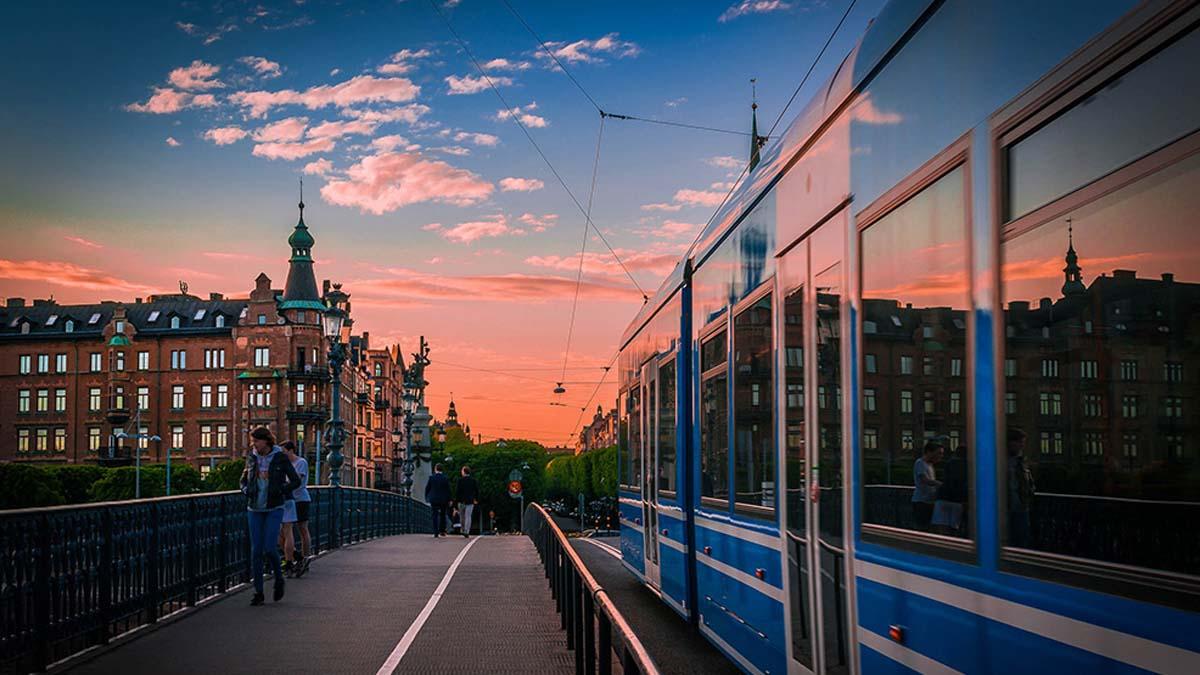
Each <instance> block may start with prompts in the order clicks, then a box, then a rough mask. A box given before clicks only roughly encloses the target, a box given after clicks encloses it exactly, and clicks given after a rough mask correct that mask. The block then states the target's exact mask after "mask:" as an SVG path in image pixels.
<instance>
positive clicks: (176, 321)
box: [171, 316, 179, 328]
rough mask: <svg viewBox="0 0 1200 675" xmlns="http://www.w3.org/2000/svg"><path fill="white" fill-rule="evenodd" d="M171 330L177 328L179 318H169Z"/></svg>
mask: <svg viewBox="0 0 1200 675" xmlns="http://www.w3.org/2000/svg"><path fill="white" fill-rule="evenodd" d="M171 328H179V317H177V316H173V317H171Z"/></svg>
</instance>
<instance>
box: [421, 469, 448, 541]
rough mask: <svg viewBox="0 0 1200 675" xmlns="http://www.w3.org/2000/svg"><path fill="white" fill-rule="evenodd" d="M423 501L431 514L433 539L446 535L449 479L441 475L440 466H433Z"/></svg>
mask: <svg viewBox="0 0 1200 675" xmlns="http://www.w3.org/2000/svg"><path fill="white" fill-rule="evenodd" d="M425 501H427V502H429V506H430V509H429V510H430V511H431V512H432V514H433V537H434V538H435V539H436V538H438V537H439V536H441V535H444V534H446V514H447V507H449V506H450V479H449V478H447V477H446V474H444V473H442V465H441V464H434V465H433V475H431V476H430V477H429V481H428V482H426V483H425Z"/></svg>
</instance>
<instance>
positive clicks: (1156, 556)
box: [1000, 38, 1200, 606]
mask: <svg viewBox="0 0 1200 675" xmlns="http://www.w3.org/2000/svg"><path fill="white" fill-rule="evenodd" d="M1192 39H1194V38H1192ZM1182 46H1183V45H1178V44H1177V45H1176V47H1171V48H1168V49H1175V48H1179V47H1182ZM1165 56H1167V53H1166V52H1164V53H1162V54H1160V55H1159V56H1158V57H1155V58H1156V59H1157V58H1163V57H1165ZM1196 58H1200V56H1197V57H1196ZM1152 64H1153V59H1152V60H1151V61H1148V62H1146V64H1145V65H1144V66H1143V67H1149V66H1151V65H1152ZM1189 70H1190V71H1194V70H1195V68H1194V66H1187V67H1182V68H1181V69H1180V70H1179V71H1177V73H1176V74H1178V75H1179V76H1180V77H1183V76H1184V74H1185V73H1184V71H1189ZM1138 77H1139V75H1138V73H1137V72H1134V73H1133V74H1131V75H1130V76H1129V77H1127V78H1126V80H1128V81H1130V82H1135V81H1137V79H1138ZM1117 91H1121V90H1120V89H1118V90H1117ZM1193 92H1194V87H1193ZM1163 96H1164V97H1167V96H1168V92H1164V93H1163ZM1175 100H1176V99H1174V98H1166V99H1163V100H1151V99H1141V104H1142V107H1143V108H1144V111H1143V112H1144V113H1145V114H1146V115H1147V117H1148V118H1150V119H1159V118H1160V117H1161V115H1160V113H1159V112H1156V111H1157V110H1159V109H1160V107H1161V106H1168V105H1176V104H1175V103H1171V102H1170V101H1175ZM1180 103H1181V102H1180ZM1113 114H1116V113H1113ZM1179 118H1180V119H1185V118H1186V119H1196V117H1195V115H1194V114H1190V113H1189V114H1186V115H1185V114H1180V116H1179ZM1061 119H1062V120H1064V121H1066V120H1069V119H1071V117H1070V116H1069V115H1064V116H1063V118H1061ZM1126 123H1127V124H1132V122H1126ZM1053 124H1057V122H1055V123H1053ZM1106 139H1107V137H1106ZM1106 142H1107V141H1106ZM1183 144H1190V147H1193V148H1194V147H1197V145H1200V138H1198V137H1197V135H1196V134H1193V136H1192V137H1191V138H1189V139H1185V140H1184V141H1181V142H1180V145H1183ZM1101 145H1103V144H1101ZM1177 150H1178V148H1167V149H1165V150H1164V151H1163V152H1162V153H1160V154H1159V155H1158V156H1159V157H1164V158H1166V159H1164V160H1163V161H1162V162H1161V163H1155V164H1156V165H1157V166H1161V167H1163V168H1156V169H1153V170H1154V171H1157V172H1156V173H1153V174H1151V175H1138V173H1135V172H1136V171H1139V170H1138V169H1137V167H1130V168H1129V169H1128V170H1124V171H1122V172H1118V173H1117V174H1115V175H1113V176H1111V177H1109V178H1106V179H1104V181H1102V183H1101V184H1100V185H1097V186H1096V187H1095V189H1094V190H1093V189H1092V188H1088V189H1087V190H1088V191H1087V192H1086V193H1081V194H1079V195H1073V196H1072V197H1071V198H1070V199H1071V204H1072V206H1071V207H1065V208H1064V210H1063V211H1062V212H1061V213H1062V215H1061V216H1058V217H1055V218H1054V219H1053V220H1051V221H1045V222H1041V223H1040V224H1038V223H1018V224H1016V225H1015V226H1014V227H1013V228H1012V232H1014V233H1015V234H1014V235H1012V236H1009V237H1006V239H1005V241H1004V243H1003V245H1002V256H1003V261H1004V265H1003V270H1004V273H1003V279H1002V281H1003V299H1004V303H1005V305H1004V309H1005V321H1006V325H1007V328H1008V330H1007V334H1008V335H1009V337H1008V339H1007V340H1006V341H1005V349H1006V356H1007V357H1008V358H1010V359H1014V360H1016V361H1017V362H1018V364H1020V368H1019V369H1018V371H1019V372H1020V373H1021V376H1020V377H1009V378H1007V382H1006V386H1007V388H1008V389H1011V390H1015V391H1021V390H1028V389H1030V388H1032V387H1035V384H1034V381H1033V377H1030V376H1027V374H1028V375H1037V374H1039V373H1037V372H1035V364H1036V363H1038V362H1039V361H1040V360H1041V359H1043V358H1056V359H1057V360H1059V361H1060V362H1062V363H1064V364H1076V363H1077V364H1080V365H1079V366H1074V367H1073V368H1072V370H1073V371H1074V372H1076V373H1078V374H1079V375H1080V377H1078V378H1072V379H1073V380H1074V381H1072V382H1070V384H1069V386H1064V387H1062V391H1061V397H1062V399H1063V405H1062V406H1061V412H1062V414H1061V415H1058V414H1056V415H1054V416H1053V417H1052V418H1049V419H1047V418H1045V417H1042V416H1040V415H1039V414H1038V413H1039V412H1040V411H1039V410H1038V409H1036V408H1034V407H1032V406H1029V407H1027V408H1025V409H1020V408H1019V409H1017V410H1016V411H1015V412H1014V413H1013V414H1010V415H1008V416H1007V433H1006V435H1005V438H1006V440H1007V448H1006V462H1007V463H1006V465H1005V466H1006V467H1007V470H1006V471H1002V472H1001V473H1000V479H1001V481H1003V486H1002V489H1001V490H1000V499H1001V503H1002V504H1003V506H1002V507H1001V510H1000V515H1001V519H1002V521H1003V523H1004V527H1003V531H1004V532H1005V533H1006V537H1005V543H1006V544H1007V545H1008V546H1011V547H1015V548H1020V549H1025V550H1027V551H1028V550H1032V551H1042V552H1046V553H1052V554H1056V555H1058V556H1070V557H1073V558H1083V559H1088V560H1092V561H1099V562H1101V563H1111V564H1115V565H1121V566H1122V568H1121V569H1122V570H1124V571H1125V572H1123V574H1124V575H1125V576H1128V570H1129V569H1130V568H1131V567H1138V568H1143V569H1147V570H1155V571H1162V572H1166V573H1169V574H1171V575H1172V578H1174V579H1176V580H1179V579H1182V578H1186V579H1188V580H1190V582H1188V583H1190V585H1191V587H1192V588H1193V589H1200V575H1198V574H1197V572H1198V569H1200V568H1198V567H1197V561H1200V537H1197V536H1196V531H1195V522H1196V520H1197V518H1198V517H1200V434H1197V431H1198V430H1200V426H1198V425H1197V420H1200V416H1197V415H1196V414H1195V413H1191V414H1190V416H1185V417H1179V416H1176V415H1175V414H1174V411H1175V408H1174V406H1173V405H1156V403H1159V402H1161V401H1167V400H1172V401H1173V400H1182V401H1183V402H1184V408H1186V407H1187V404H1188V402H1194V401H1197V400H1200V378H1198V377H1197V375H1198V374H1200V349H1198V348H1197V343H1196V341H1195V336H1196V327H1197V323H1196V317H1197V316H1200V257H1198V256H1197V254H1196V252H1197V251H1200V228H1197V227H1196V224H1197V223H1196V214H1197V213H1200V155H1197V154H1191V155H1190V156H1187V155H1186V154H1184V153H1179V152H1177ZM1179 156H1183V157H1184V158H1183V159H1180V160H1178V161H1176V162H1175V163H1173V164H1172V163H1170V161H1171V160H1170V159H1169V158H1170V157H1179ZM1074 158H1075V155H1073V154H1070V153H1068V154H1064V155H1060V156H1057V157H1055V160H1056V161H1055V162H1052V163H1051V165H1049V166H1046V167H1044V168H1043V169H1042V170H1041V171H1042V172H1043V173H1045V174H1060V173H1067V172H1070V171H1073V170H1075V169H1074V168H1073V167H1072V166H1062V165H1064V164H1068V165H1069V164H1070V163H1071V162H1073V161H1075V160H1074ZM1143 171H1144V170H1143ZM1014 178H1015V177H1014ZM1093 195H1094V196H1093ZM1089 196H1091V197H1092V198H1091V200H1090V201H1089V200H1088V197H1089ZM1064 201H1065V200H1064ZM1053 251H1059V252H1060V253H1058V254H1057V255H1056V254H1054V253H1052V252H1053ZM1064 261H1065V266H1064ZM1088 323H1090V324H1091V326H1092V332H1091V334H1090V335H1086V334H1085V326H1086V325H1087V324H1088ZM1047 329H1048V330H1047ZM1047 335H1048V336H1049V337H1045V336H1047ZM1174 364H1180V365H1181V367H1180V368H1179V369H1178V370H1173V368H1168V366H1169V365H1170V366H1173V365H1174ZM1139 365H1140V367H1138V366H1139ZM1172 372H1178V373H1181V374H1182V377H1173V376H1171V375H1170V374H1171V373H1172ZM1055 395H1056V396H1057V395H1060V394H1058V393H1056V394H1055ZM1106 400H1107V401H1108V402H1109V403H1110V404H1111V405H1110V406H1108V409H1107V410H1106V409H1105V403H1104V402H1105V401H1106ZM1058 410H1059V409H1058V408H1057V407H1054V411H1055V412H1058ZM1104 413H1107V414H1104ZM1045 439H1048V442H1047V440H1045ZM1047 446H1048V448H1049V450H1050V452H1045V450H1046V448H1047ZM1060 448H1061V450H1060ZM1039 450H1041V451H1039ZM1076 567H1082V566H1079V565H1076ZM1039 569H1040V568H1039ZM1083 569H1086V568H1083ZM1152 577H1153V575H1152V574H1147V576H1146V578H1147V579H1150V578H1152ZM1195 592H1197V591H1195V590H1193V593H1195ZM1177 596H1178V594H1176V597H1177ZM1195 601H1196V600H1195V596H1194V595H1193V596H1192V600H1191V602H1193V603H1194V602H1195ZM1185 602H1186V600H1185ZM1193 606H1194V605H1193Z"/></svg>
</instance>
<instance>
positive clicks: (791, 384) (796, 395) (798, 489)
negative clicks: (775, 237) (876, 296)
mask: <svg viewBox="0 0 1200 675" xmlns="http://www.w3.org/2000/svg"><path fill="white" fill-rule="evenodd" d="M783 313H784V317H785V319H786V320H785V321H784V329H783V343H784V348H785V349H786V350H787V353H788V358H787V363H786V369H785V370H784V380H785V381H786V383H787V398H786V399H785V403H786V405H787V408H786V409H785V410H784V411H783V413H784V419H785V420H786V423H787V449H786V454H785V461H786V462H787V489H788V497H787V527H788V529H790V530H791V531H792V532H795V533H796V534H797V535H799V536H804V533H805V532H806V531H807V529H808V527H807V525H806V523H805V514H804V504H805V500H806V499H807V495H806V494H805V490H804V485H805V480H806V479H807V478H808V476H807V468H806V467H807V461H806V457H805V453H806V448H805V445H806V439H805V434H806V433H807V432H806V429H805V418H804V413H805V411H804V358H803V353H804V352H803V346H804V289H803V288H797V289H796V290H794V291H792V292H791V293H789V294H788V295H787V297H786V298H784V303H783ZM793 353H794V354H796V358H792V356H791V355H792V354H793Z"/></svg>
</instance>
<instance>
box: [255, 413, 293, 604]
mask: <svg viewBox="0 0 1200 675" xmlns="http://www.w3.org/2000/svg"><path fill="white" fill-rule="evenodd" d="M250 442H251V444H252V445H253V449H252V450H251V452H250V455H249V456H248V457H246V469H245V470H244V471H243V472H242V480H241V485H242V493H243V494H245V495H246V518H247V520H248V521H249V524H250V577H251V578H252V579H253V580H254V598H253V599H252V600H251V601H250V604H251V605H253V606H257V605H261V604H263V556H264V555H265V556H267V559H268V560H269V561H270V563H271V572H272V573H273V574H274V575H275V595H274V597H275V601H276V602H279V601H280V600H282V599H283V569H282V568H281V567H280V560H279V549H278V548H277V546H276V542H277V541H278V539H279V528H280V525H282V524H283V507H284V502H286V501H287V500H288V498H290V497H291V494H292V491H294V490H295V489H296V488H298V487H300V477H299V476H298V475H297V474H296V469H295V468H293V467H292V463H291V462H289V461H288V458H287V454H285V453H284V452H283V449H282V448H280V447H279V446H278V445H275V435H274V434H272V433H271V430H270V429H268V428H266V427H259V428H257V429H255V430H254V431H252V432H250Z"/></svg>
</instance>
